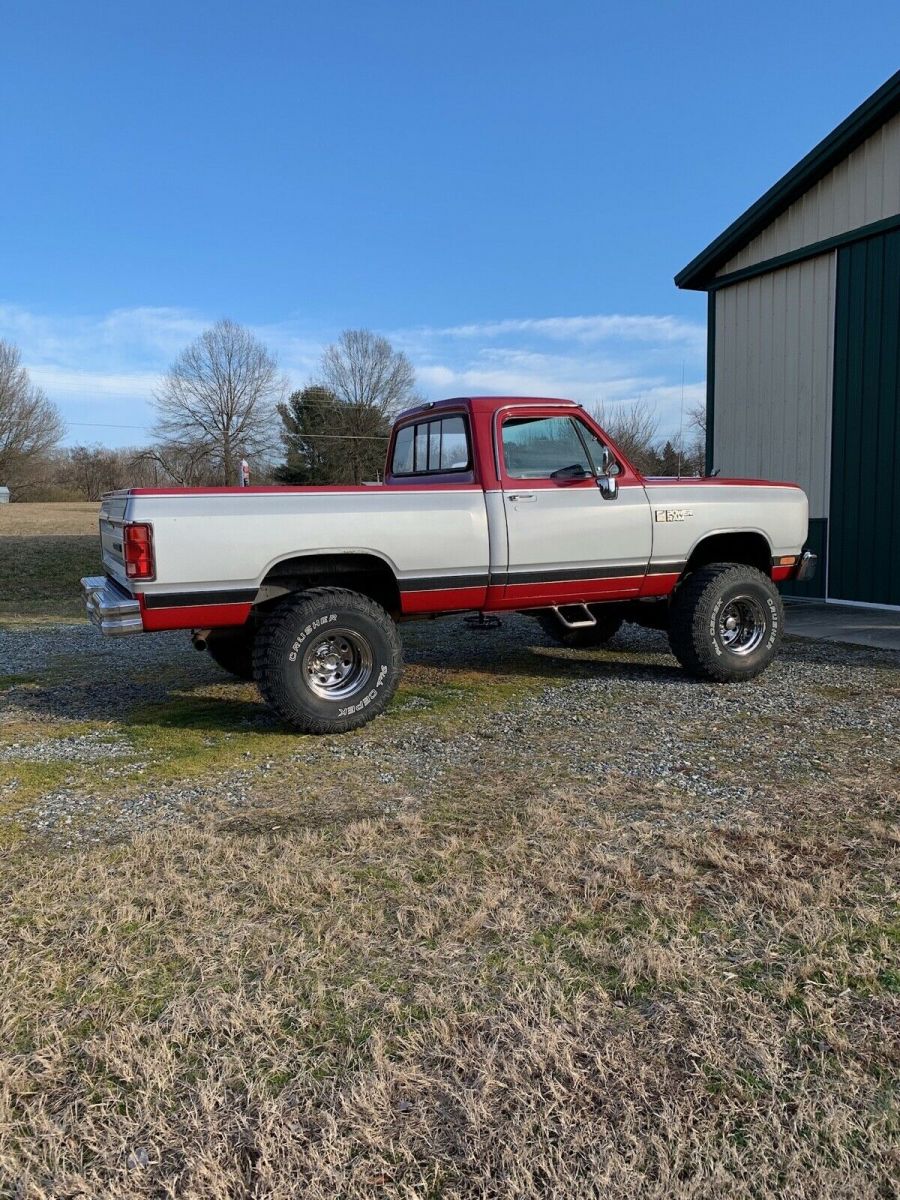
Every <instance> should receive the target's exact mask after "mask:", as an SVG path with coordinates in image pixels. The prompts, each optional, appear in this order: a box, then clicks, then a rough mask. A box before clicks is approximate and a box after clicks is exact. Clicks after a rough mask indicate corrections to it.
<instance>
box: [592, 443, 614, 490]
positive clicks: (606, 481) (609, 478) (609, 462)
mask: <svg viewBox="0 0 900 1200" xmlns="http://www.w3.org/2000/svg"><path fill="white" fill-rule="evenodd" d="M618 474H619V464H618V463H617V462H616V460H615V459H614V458H613V456H612V454H611V453H610V451H609V447H608V446H604V447H603V459H602V461H601V463H600V474H599V475H598V476H597V487H598V488H599V489H600V495H601V496H602V497H603V499H604V500H615V498H616V496H618V494H619V484H618V482H617V481H616V476H617V475H618Z"/></svg>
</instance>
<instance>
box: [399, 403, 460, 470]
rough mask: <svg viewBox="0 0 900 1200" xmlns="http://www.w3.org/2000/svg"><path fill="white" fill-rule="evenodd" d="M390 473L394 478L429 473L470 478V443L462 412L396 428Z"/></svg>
mask: <svg viewBox="0 0 900 1200" xmlns="http://www.w3.org/2000/svg"><path fill="white" fill-rule="evenodd" d="M390 473H391V475H392V476H394V477H397V478H411V477H415V476H431V475H441V476H443V475H456V476H461V477H463V478H465V477H468V478H471V477H472V446H471V440H470V437H469V426H468V420H467V418H466V417H465V415H464V414H462V413H453V414H452V416H446V417H427V418H423V419H422V420H421V421H415V422H413V423H411V424H409V425H404V426H403V427H402V429H398V430H397V436H396V437H395V438H394V450H393V454H392V456H391V463H390Z"/></svg>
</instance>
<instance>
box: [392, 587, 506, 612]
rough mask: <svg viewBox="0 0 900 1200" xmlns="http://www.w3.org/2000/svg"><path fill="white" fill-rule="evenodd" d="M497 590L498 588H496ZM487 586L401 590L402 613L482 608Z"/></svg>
mask: <svg viewBox="0 0 900 1200" xmlns="http://www.w3.org/2000/svg"><path fill="white" fill-rule="evenodd" d="M497 590H499V589H497ZM486 595H487V588H483V587H468V588H435V589H434V591H422V592H402V593H401V594H400V605H401V607H402V609H403V612H404V613H436V612H459V611H463V610H466V609H471V608H484V607H485V596H486Z"/></svg>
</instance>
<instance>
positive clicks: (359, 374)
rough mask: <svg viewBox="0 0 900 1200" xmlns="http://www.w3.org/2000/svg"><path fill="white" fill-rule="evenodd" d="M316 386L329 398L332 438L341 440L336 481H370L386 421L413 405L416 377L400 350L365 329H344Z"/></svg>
mask: <svg viewBox="0 0 900 1200" xmlns="http://www.w3.org/2000/svg"><path fill="white" fill-rule="evenodd" d="M319 382H320V386H322V387H323V388H325V389H327V391H329V392H330V393H332V395H333V396H334V397H335V400H336V401H337V405H338V406H339V410H340V411H337V409H336V417H339V419H337V420H336V421H335V430H334V432H335V433H340V434H341V441H340V455H341V456H342V460H343V461H342V462H341V463H340V464H337V467H336V469H337V470H338V474H339V476H340V477H341V478H342V479H344V480H346V481H347V482H350V483H362V482H363V481H364V480H365V479H367V478H371V475H372V470H373V467H372V463H373V458H372V456H373V452H374V453H375V455H376V459H377V461H378V463H379V465H380V463H381V461H383V454H384V447H385V439H384V435H385V428H386V426H387V425H389V423H390V419H391V417H393V415H394V414H395V413H396V412H397V411H398V409H401V408H404V407H406V406H408V405H410V404H412V403H414V402H415V399H416V397H415V393H414V388H415V385H416V373H415V371H414V370H413V366H412V363H411V362H410V361H409V359H408V358H407V357H406V355H405V354H404V353H403V352H402V351H401V350H395V349H394V347H393V346H392V345H391V343H390V342H389V341H388V340H387V338H384V337H381V336H379V335H378V334H376V333H372V332H371V330H369V329H345V330H344V332H343V333H342V334H341V336H340V337H339V338H338V340H337V342H335V343H334V344H333V345H331V346H328V347H327V348H326V350H325V353H324V354H323V355H322V365H321V379H320V381H319Z"/></svg>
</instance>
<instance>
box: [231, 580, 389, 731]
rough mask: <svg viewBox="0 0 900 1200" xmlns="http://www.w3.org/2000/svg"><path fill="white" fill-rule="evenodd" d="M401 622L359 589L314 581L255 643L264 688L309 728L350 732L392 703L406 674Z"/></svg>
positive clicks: (286, 603)
mask: <svg viewBox="0 0 900 1200" xmlns="http://www.w3.org/2000/svg"><path fill="white" fill-rule="evenodd" d="M401 665H402V655H401V648H400V638H399V637H398V635H397V627H396V625H395V624H394V622H393V621H392V620H391V618H390V616H389V615H388V613H386V612H385V610H384V609H383V608H382V607H381V605H379V604H376V603H375V601H374V600H370V599H369V597H368V596H362V595H360V594H359V593H357V592H351V591H347V590H345V589H343V588H310V589H309V590H308V591H306V592H300V593H299V594H297V595H295V596H291V597H290V598H289V599H287V600H283V601H282V602H281V604H279V605H278V607H277V608H275V609H273V610H272V612H271V613H270V614H269V615H268V616H267V617H266V619H265V620H264V622H263V624H262V626H261V627H260V630H259V633H258V634H257V637H256V641H255V644H254V648H253V672H254V677H255V679H256V682H257V684H258V686H259V690H260V692H261V693H262V695H263V698H264V699H265V701H266V703H267V704H269V705H270V706H271V707H272V708H273V709H274V710H275V711H276V712H277V713H278V715H279V716H280V717H282V718H283V719H284V720H285V721H287V722H288V724H290V725H293V726H294V727H295V728H296V729H299V730H301V731H303V732H304V733H345V732H347V730H350V729H356V728H357V727H358V726H360V725H365V724H366V723H367V722H368V721H371V720H372V718H373V717H377V716H378V714H379V713H381V712H383V711H384V709H385V708H386V707H387V705H388V703H389V701H390V699H391V697H392V696H393V694H394V691H395V690H396V687H397V683H398V682H399V679H400V670H401Z"/></svg>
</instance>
